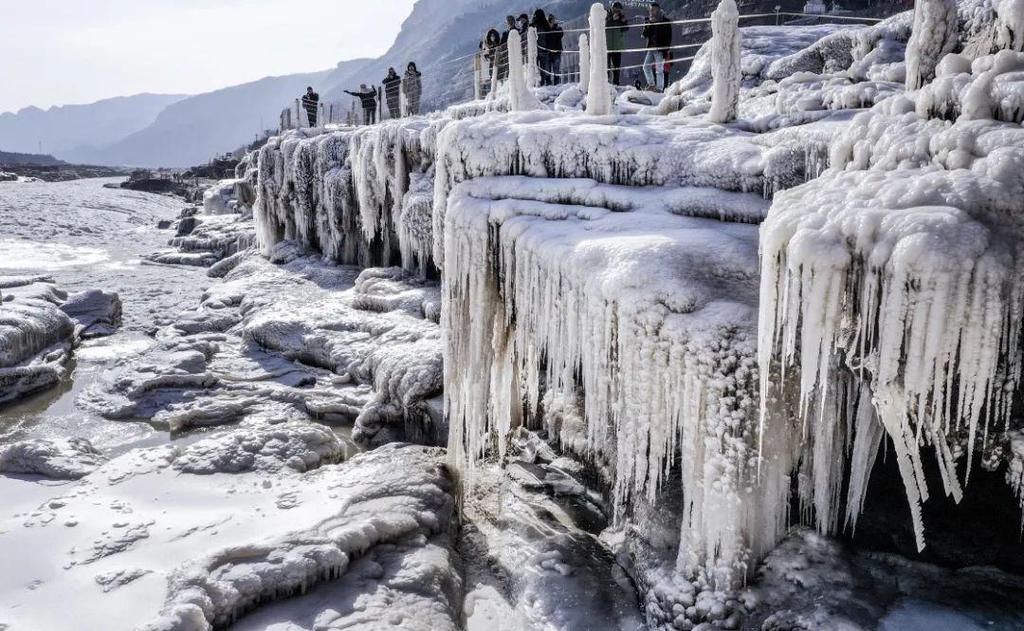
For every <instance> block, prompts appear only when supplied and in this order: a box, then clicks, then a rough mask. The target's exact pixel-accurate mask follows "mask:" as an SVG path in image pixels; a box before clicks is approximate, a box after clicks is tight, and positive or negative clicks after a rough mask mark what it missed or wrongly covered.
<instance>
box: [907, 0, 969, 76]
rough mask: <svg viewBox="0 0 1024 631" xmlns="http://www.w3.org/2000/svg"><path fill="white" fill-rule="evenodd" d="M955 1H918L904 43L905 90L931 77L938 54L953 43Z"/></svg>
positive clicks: (953, 46) (939, 57) (955, 14)
mask: <svg viewBox="0 0 1024 631" xmlns="http://www.w3.org/2000/svg"><path fill="white" fill-rule="evenodd" d="M957 20H958V16H957V3H956V0H918V1H917V2H916V3H915V6H914V25H913V27H912V30H911V34H910V41H909V42H908V43H907V89H908V90H917V89H920V88H921V87H922V86H924V85H925V84H927V83H929V82H930V81H931V80H932V78H933V77H934V76H935V67H936V66H937V65H938V64H939V61H940V60H941V59H942V57H943V56H944V55H945V54H946V53H949V52H952V51H953V49H954V48H956V45H957Z"/></svg>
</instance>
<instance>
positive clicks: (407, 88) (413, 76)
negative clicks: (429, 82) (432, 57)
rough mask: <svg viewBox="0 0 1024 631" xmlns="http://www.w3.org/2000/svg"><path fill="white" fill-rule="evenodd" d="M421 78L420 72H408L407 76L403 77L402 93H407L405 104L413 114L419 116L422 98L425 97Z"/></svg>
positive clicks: (406, 72)
mask: <svg viewBox="0 0 1024 631" xmlns="http://www.w3.org/2000/svg"><path fill="white" fill-rule="evenodd" d="M421 76H422V74H421V73H420V71H418V70H406V71H405V76H404V77H402V92H404V93H405V102H406V105H407V106H408V108H409V112H410V113H411V114H418V113H419V111H420V97H421V96H422V95H423V84H422V82H421V80H420V77H421Z"/></svg>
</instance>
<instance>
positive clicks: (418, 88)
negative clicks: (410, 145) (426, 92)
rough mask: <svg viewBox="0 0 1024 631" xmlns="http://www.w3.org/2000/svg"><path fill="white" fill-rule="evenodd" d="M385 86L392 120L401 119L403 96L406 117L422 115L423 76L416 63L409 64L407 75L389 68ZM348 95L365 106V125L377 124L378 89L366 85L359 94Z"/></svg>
mask: <svg viewBox="0 0 1024 631" xmlns="http://www.w3.org/2000/svg"><path fill="white" fill-rule="evenodd" d="M382 83H383V85H384V102H385V103H386V104H387V106H388V115H389V117H390V118H401V117H402V115H403V111H402V96H403V95H404V96H405V112H404V115H405V116H415V115H417V114H419V113H420V98H421V97H422V96H423V81H422V74H421V73H420V71H419V70H418V69H417V68H416V64H415V63H414V62H411V61H410V62H409V65H408V66H406V68H405V74H404V75H402V76H399V75H398V72H397V71H395V69H394V68H393V67H392V68H388V75H387V76H386V77H384V81H383V82H382ZM345 93H346V94H351V95H352V96H354V97H356V98H358V99H359V103H360V104H361V105H362V106H363V124H365V125H373V124H374V123H376V122H377V89H376V88H374V87H372V86H367V85H366V84H365V83H364V84H362V85H360V86H359V91H358V92H352V91H350V90H345Z"/></svg>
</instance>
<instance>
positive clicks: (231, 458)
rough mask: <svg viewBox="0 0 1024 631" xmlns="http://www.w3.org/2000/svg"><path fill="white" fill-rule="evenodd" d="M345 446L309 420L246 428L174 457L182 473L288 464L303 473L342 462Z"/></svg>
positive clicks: (199, 444)
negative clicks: (307, 421) (306, 421)
mask: <svg viewBox="0 0 1024 631" xmlns="http://www.w3.org/2000/svg"><path fill="white" fill-rule="evenodd" d="M344 455H345V446H344V444H343V443H342V442H341V440H339V439H338V437H337V436H336V435H335V433H334V432H333V431H331V430H330V429H328V428H326V427H322V426H319V425H311V424H309V423H296V422H291V423H286V424H283V425H270V426H267V427H254V428H246V429H245V430H244V431H235V432H231V433H229V434H227V435H225V436H221V437H216V438H209V439H206V440H202V441H199V442H197V443H195V444H192V445H189V446H188V447H185V448H184V449H182V450H181V452H180V453H179V454H178V456H177V457H176V458H175V459H174V468H175V469H176V470H178V471H181V472H182V473H193V474H201V475H209V474H213V473H238V472H242V471H251V470H253V469H259V470H261V471H275V470H277V469H280V468H281V467H288V468H290V469H293V470H295V471H298V472H300V473H302V472H305V471H311V470H313V469H316V468H317V467H320V466H322V465H325V464H331V463H335V462H340V461H341V460H342V459H343V457H344Z"/></svg>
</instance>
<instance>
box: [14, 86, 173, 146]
mask: <svg viewBox="0 0 1024 631" xmlns="http://www.w3.org/2000/svg"><path fill="white" fill-rule="evenodd" d="M185 97H186V95H181V94H148V93H146V94H136V95H134V96H119V97H115V98H110V99H103V100H101V101H97V102H95V103H89V104H82V105H62V106H54V107H51V108H49V109H45V110H44V109H41V108H38V107H26V108H23V109H21V110H18V111H17V112H6V113H3V114H0V150H4V151H11V152H20V153H52V154H55V155H58V156H59V157H67V156H68V154H69V153H70V152H73V151H75V150H77V149H78V148H79V147H82V146H88V145H101V144H106V143H109V142H110V141H111V140H112V139H119V138H123V137H125V136H127V135H129V134H132V133H134V132H137V131H139V130H141V129H144V128H145V127H147V126H149V125H150V124H152V123H153V121H155V120H156V118H157V116H158V115H159V114H160V112H162V111H164V109H166V108H167V106H169V105H172V104H174V103H176V102H178V101H181V100H182V99H184V98H185ZM40 145H42V147H41V148H42V151H40Z"/></svg>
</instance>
